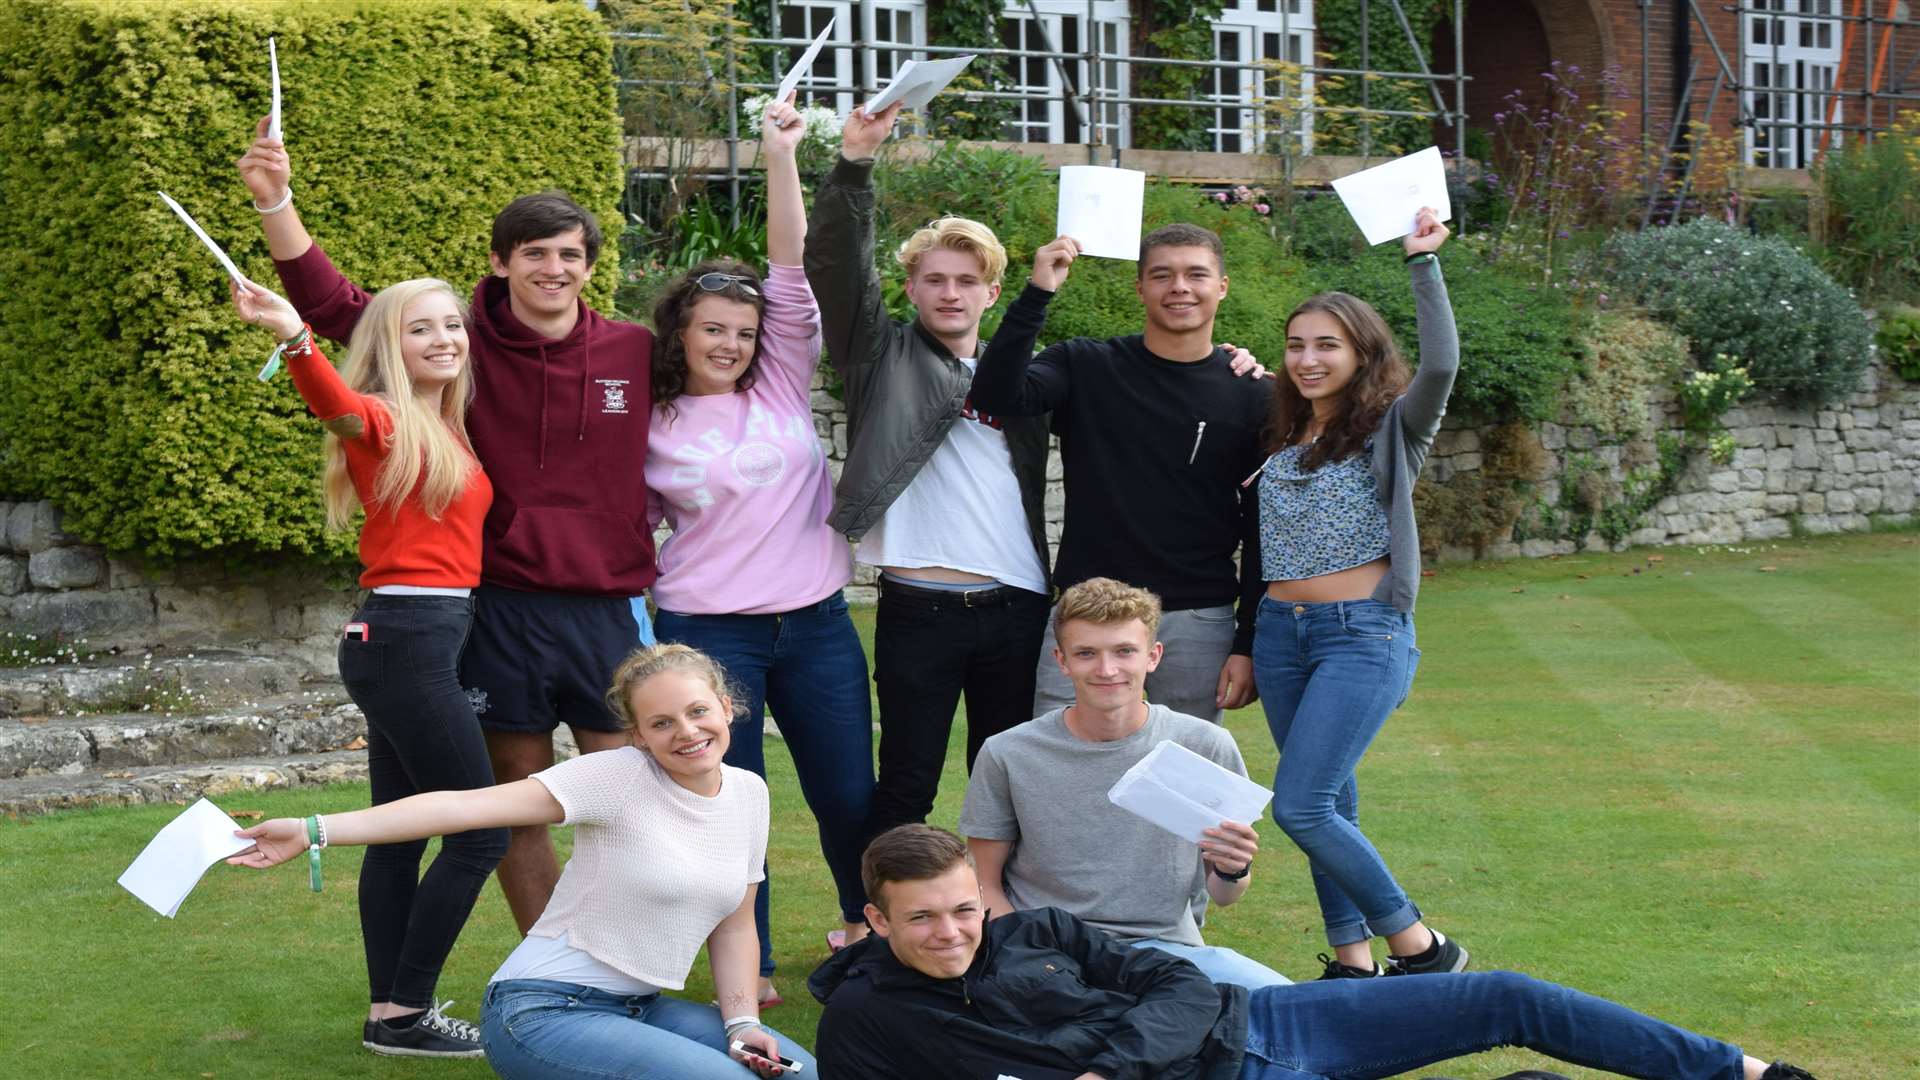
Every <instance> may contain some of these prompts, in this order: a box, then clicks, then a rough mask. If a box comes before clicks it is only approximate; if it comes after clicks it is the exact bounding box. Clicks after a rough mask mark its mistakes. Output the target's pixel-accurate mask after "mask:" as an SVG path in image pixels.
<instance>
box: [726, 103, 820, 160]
mask: <svg viewBox="0 0 1920 1080" xmlns="http://www.w3.org/2000/svg"><path fill="white" fill-rule="evenodd" d="M772 99H773V95H771V94H755V95H754V96H753V97H750V98H748V99H746V100H745V101H742V102H741V103H740V114H741V116H742V118H743V119H745V120H746V123H747V133H748V134H750V135H752V136H753V137H754V138H756V139H757V138H759V137H760V125H761V124H763V123H764V122H765V121H766V118H767V106H768V105H769V104H771V102H772ZM800 119H801V120H802V121H804V122H805V123H806V125H807V137H806V139H805V141H804V143H803V145H805V144H812V145H813V146H814V147H816V148H819V149H822V150H833V149H837V148H838V147H839V145H840V125H841V119H840V114H839V113H836V112H834V111H833V110H832V109H829V108H827V107H826V106H825V105H808V106H807V107H805V108H803V109H801V110H800Z"/></svg>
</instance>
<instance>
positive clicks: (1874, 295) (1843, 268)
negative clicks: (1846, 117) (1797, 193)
mask: <svg viewBox="0 0 1920 1080" xmlns="http://www.w3.org/2000/svg"><path fill="white" fill-rule="evenodd" d="M1818 171H1819V178H1820V188H1821V192H1822V194H1824V195H1825V196H1826V213H1827V221H1826V244H1825V248H1826V250H1825V255H1826V262H1827V266H1828V267H1829V268H1831V269H1832V270H1833V273H1834V276H1835V277H1837V278H1839V279H1840V280H1841V281H1844V282H1846V283H1847V284H1848V285H1851V286H1853V287H1854V288H1856V289H1859V290H1860V293H1861V295H1863V296H1865V297H1867V298H1868V299H1871V300H1895V301H1899V302H1902V303H1908V304H1920V115H1916V114H1911V113H1909V114H1907V115H1905V116H1903V117H1901V118H1899V119H1898V120H1896V121H1895V123H1894V126H1893V128H1892V129H1891V130H1889V131H1885V132H1882V133H1880V135H1879V136H1878V137H1876V138H1875V139H1874V140H1873V141H1872V142H1871V143H1866V142H1861V141H1858V140H1852V139H1850V140H1849V142H1848V143H1847V146H1846V148H1845V150H1843V151H1839V152H1836V153H1832V154H1828V155H1827V157H1826V159H1825V160H1824V161H1823V162H1822V163H1821V165H1820V167H1819V170H1818Z"/></svg>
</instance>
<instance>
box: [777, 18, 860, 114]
mask: <svg viewBox="0 0 1920 1080" xmlns="http://www.w3.org/2000/svg"><path fill="white" fill-rule="evenodd" d="M835 18H838V20H839V21H838V22H835V23H834V26H833V39H832V40H834V41H836V42H844V41H852V40H853V22H852V19H853V5H852V4H850V3H835V2H830V3H817V4H781V5H780V36H781V37H783V38H788V39H793V38H803V39H805V40H807V41H812V40H813V39H814V38H817V37H819V36H820V31H822V30H824V29H826V28H827V23H828V22H829V21H830V20H833V19H835ZM805 51H806V46H804V45H794V46H791V47H789V48H785V49H782V50H781V53H782V55H781V57H780V73H781V74H783V75H784V74H785V73H786V71H787V69H788V67H790V66H791V65H792V64H794V63H795V62H797V61H798V60H799V59H800V54H801V53H804V52H805ZM853 61H854V54H853V50H851V49H835V48H824V49H821V50H820V55H818V56H816V57H814V58H813V66H812V67H810V68H809V69H808V70H807V73H806V74H804V75H802V76H801V77H800V95H799V98H798V102H797V103H798V104H799V106H800V107H801V108H803V109H804V108H806V107H807V106H808V105H815V104H818V105H825V106H827V107H828V108H830V109H833V110H834V111H836V112H847V111H850V110H851V109H852V108H853V106H854V100H853V96H852V95H851V94H850V93H848V92H847V89H848V88H849V87H851V86H853V85H854V83H855V75H854V64H853Z"/></svg>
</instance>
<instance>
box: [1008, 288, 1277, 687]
mask: <svg viewBox="0 0 1920 1080" xmlns="http://www.w3.org/2000/svg"><path fill="white" fill-rule="evenodd" d="M1052 299H1053V294H1052V293H1050V292H1048V291H1047V290H1045V289H1042V288H1039V287H1038V286H1035V285H1032V284H1029V285H1028V286H1027V287H1026V289H1025V290H1024V291H1022V292H1021V294H1020V297H1019V298H1018V299H1017V300H1015V301H1014V302H1013V303H1012V304H1011V305H1009V306H1008V307H1007V314H1006V317H1005V319H1003V320H1002V321H1001V323H1000V329H999V330H998V331H996V332H995V334H994V336H993V341H992V343H991V344H990V345H989V346H988V347H987V350H986V353H985V354H984V355H983V356H982V357H981V359H980V365H979V370H977V371H976V372H975V373H974V377H973V393H972V398H973V404H974V407H976V408H978V409H980V410H981V411H983V412H989V413H997V414H1000V415H1002V416H1032V415H1036V414H1039V413H1043V412H1047V411H1049V410H1051V411H1052V413H1053V430H1054V432H1055V433H1056V434H1058V435H1059V436H1060V456H1061V459H1062V462H1063V464H1064V465H1065V469H1066V496H1067V500H1066V501H1067V506H1066V511H1067V512H1066V524H1065V527H1064V529H1063V530H1062V532H1061V535H1060V551H1059V557H1058V558H1057V559H1056V560H1055V563H1054V570H1053V577H1054V583H1055V584H1056V585H1058V586H1059V587H1060V588H1063V589H1064V588H1067V587H1068V586H1071V585H1075V584H1078V583H1079V582H1082V581H1085V580H1087V579H1088V578H1093V577H1110V578H1116V579H1118V580H1120V581H1124V582H1127V583H1128V584H1130V585H1137V586H1140V587H1141V588H1145V589H1151V590H1152V591H1153V592H1155V593H1157V594H1159V597H1160V601H1161V603H1162V604H1163V605H1164V606H1165V608H1166V609H1167V610H1168V611H1185V610H1189V609H1192V608H1203V607H1214V606H1217V605H1220V604H1231V603H1235V602H1236V601H1237V602H1238V603H1239V605H1240V610H1239V619H1238V629H1237V631H1236V633H1235V635H1234V643H1233V651H1234V652H1235V653H1238V654H1240V655H1249V654H1250V653H1251V651H1252V647H1253V618H1254V614H1255V611H1256V605H1257V604H1258V602H1259V595H1260V592H1261V588H1262V583H1261V581H1260V574H1259V561H1260V559H1259V554H1260V553H1259V545H1258V542H1257V541H1256V540H1255V539H1254V537H1255V536H1257V533H1256V532H1255V528H1256V525H1257V514H1258V507H1257V505H1256V504H1255V502H1254V500H1253V499H1251V498H1247V497H1245V492H1244V491H1243V489H1242V488H1241V486H1240V485H1241V481H1243V480H1245V479H1246V478H1247V477H1248V476H1250V475H1252V473H1253V471H1254V470H1255V469H1257V468H1259V466H1260V461H1261V458H1262V455H1261V453H1260V431H1261V428H1262V426H1263V425H1264V424H1265V422H1266V416H1267V407H1268V403H1269V400H1270V393H1271V392H1270V390H1269V388H1268V387H1267V386H1266V385H1265V384H1264V383H1262V382H1258V381H1256V380H1254V379H1251V378H1241V377H1237V376H1235V375H1234V374H1233V370H1232V368H1231V366H1230V358H1229V356H1228V355H1227V353H1226V351H1225V350H1224V349H1216V350H1214V353H1213V355H1212V356H1209V357H1207V358H1206V359H1205V360H1201V361H1198V362H1196V363H1180V362H1178V361H1173V360H1167V359H1164V358H1162V357H1159V356H1155V355H1154V354H1153V353H1151V352H1149V351H1148V350H1147V347H1146V344H1145V341H1144V339H1143V338H1142V337H1141V336H1140V335H1138V334H1134V335H1131V336H1128V337H1116V338H1107V339H1105V340H1099V339H1096V338H1074V339H1072V340H1070V341H1062V342H1060V343H1058V344H1055V345H1050V346H1048V347H1047V348H1046V350H1045V351H1043V352H1041V353H1040V354H1039V355H1038V356H1035V355H1034V354H1033V345H1034V340H1035V339H1036V338H1037V337H1038V336H1039V334H1040V327H1041V325H1042V324H1043V323H1045V321H1046V316H1047V304H1048V302H1050V301H1051V300H1052ZM1243 541H1245V542H1246V544H1247V546H1246V548H1245V550H1246V552H1247V555H1246V557H1245V559H1244V563H1245V565H1244V567H1243V571H1244V572H1242V571H1236V570H1235V568H1234V551H1235V549H1236V548H1239V547H1240V546H1241V544H1242V542H1243Z"/></svg>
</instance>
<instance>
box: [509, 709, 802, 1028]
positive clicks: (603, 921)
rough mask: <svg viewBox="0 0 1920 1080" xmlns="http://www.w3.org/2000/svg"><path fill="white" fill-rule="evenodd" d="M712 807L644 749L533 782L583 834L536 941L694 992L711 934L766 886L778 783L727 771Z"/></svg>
mask: <svg viewBox="0 0 1920 1080" xmlns="http://www.w3.org/2000/svg"><path fill="white" fill-rule="evenodd" d="M720 776H721V779H720V793H719V794H718V795H715V796H714V797H713V798H711V799H709V798H706V797H704V796H701V795H696V794H694V793H693V792H691V791H688V790H687V789H686V788H683V787H681V786H680V785H679V784H676V783H674V782H673V778H672V777H670V776H668V775H667V773H666V770H665V769H662V768H661V767H660V764H659V763H658V762H656V761H654V760H653V756H652V755H651V754H648V753H647V752H645V751H643V750H640V749H638V748H636V747H632V746H623V747H621V748H620V749H618V750H602V751H600V752H598V753H593V754H582V755H580V756H579V757H576V758H573V759H572V760H570V761H563V762H561V763H560V764H558V765H555V766H554V767H553V768H551V769H547V770H545V771H543V772H537V773H534V774H533V778H534V779H535V780H538V781H540V782H541V783H542V784H544V785H546V788H547V790H548V791H550V792H552V793H553V797H554V799H555V800H556V801H558V802H559V803H560V805H561V807H562V808H563V809H565V811H566V814H567V816H566V820H565V824H568V825H574V826H578V828H577V829H576V830H575V832H574V835H573V858H571V859H569V860H568V861H567V865H566V868H565V869H564V870H562V871H561V873H560V883H559V884H558V885H557V886H555V887H554V890H553V899H552V900H550V901H548V903H547V910H546V912H545V913H544V914H542V915H541V916H540V921H539V922H536V923H534V924H533V929H531V930H529V931H527V932H528V934H530V935H538V936H540V937H550V938H557V937H559V936H560V935H561V934H566V935H567V940H568V942H569V943H571V944H572V945H573V947H574V948H576V949H579V950H581V951H583V952H585V953H587V954H588V955H589V956H592V957H593V958H594V959H596V960H599V961H601V962H602V963H605V964H607V965H609V966H611V967H613V968H615V969H617V970H619V971H622V972H625V973H626V974H628V975H631V976H632V977H634V978H636V979H640V980H642V981H644V982H648V983H652V984H653V985H655V986H659V987H664V988H666V989H668V990H679V989H682V988H684V987H685V986H686V981H687V972H688V971H689V970H691V969H692V967H693V960H694V957H695V956H697V955H698V954H699V952H700V946H701V945H703V944H705V942H706V940H707V935H709V934H711V933H713V928H714V927H716V926H718V925H720V920H722V919H724V918H726V917H727V916H728V915H731V914H733V912H734V911H735V910H736V909H738V908H739V906H740V901H741V900H742V899H743V898H745V896H746V893H747V886H748V885H751V884H753V883H754V882H756V881H760V880H762V879H763V878H764V877H765V874H764V873H763V872H762V869H761V867H762V865H763V864H764V863H765V861H766V856H767V784H766V781H764V780H762V779H760V778H759V777H758V776H755V775H753V774H752V773H750V772H747V771H746V770H744V769H736V768H734V767H733V766H731V765H723V766H721V770H720Z"/></svg>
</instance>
